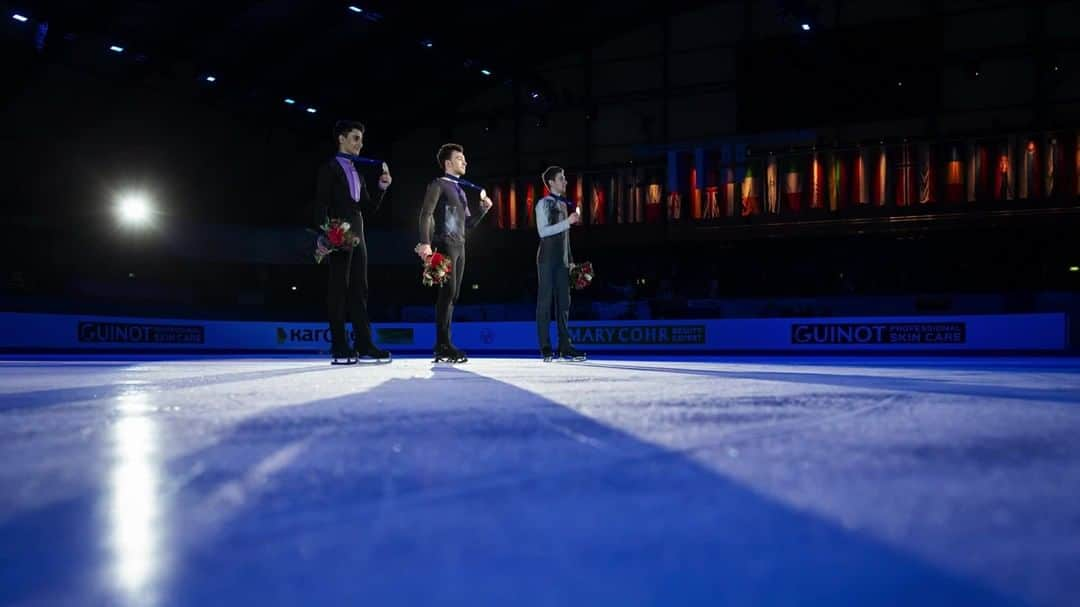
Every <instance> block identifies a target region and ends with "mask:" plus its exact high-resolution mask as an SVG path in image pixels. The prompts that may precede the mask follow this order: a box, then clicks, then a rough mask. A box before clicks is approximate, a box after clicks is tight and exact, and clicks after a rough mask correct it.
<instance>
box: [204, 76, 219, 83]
mask: <svg viewBox="0 0 1080 607" xmlns="http://www.w3.org/2000/svg"><path fill="white" fill-rule="evenodd" d="M206 81H207V82H217V76H207V77H206Z"/></svg>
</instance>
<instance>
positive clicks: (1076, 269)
mask: <svg viewBox="0 0 1080 607" xmlns="http://www.w3.org/2000/svg"><path fill="white" fill-rule="evenodd" d="M1069 271H1070V272H1080V266H1069Z"/></svg>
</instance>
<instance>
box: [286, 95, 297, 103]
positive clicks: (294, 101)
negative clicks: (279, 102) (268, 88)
mask: <svg viewBox="0 0 1080 607" xmlns="http://www.w3.org/2000/svg"><path fill="white" fill-rule="evenodd" d="M285 103H287V104H289V105H295V104H296V100H295V99H293V98H292V97H286V98H285Z"/></svg>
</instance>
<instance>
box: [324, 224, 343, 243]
mask: <svg viewBox="0 0 1080 607" xmlns="http://www.w3.org/2000/svg"><path fill="white" fill-rule="evenodd" d="M326 237H327V238H328V239H329V240H330V244H331V245H333V246H335V247H340V246H341V245H342V244H344V243H345V230H343V229H342V228H341V226H334V227H332V228H330V230H329V231H328V232H327V233H326Z"/></svg>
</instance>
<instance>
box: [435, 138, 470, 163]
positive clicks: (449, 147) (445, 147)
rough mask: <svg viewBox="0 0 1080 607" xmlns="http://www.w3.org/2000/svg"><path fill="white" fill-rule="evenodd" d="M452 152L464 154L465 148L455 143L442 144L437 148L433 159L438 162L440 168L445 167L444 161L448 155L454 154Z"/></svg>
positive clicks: (448, 158)
mask: <svg viewBox="0 0 1080 607" xmlns="http://www.w3.org/2000/svg"><path fill="white" fill-rule="evenodd" d="M454 152H461V153H462V154H464V153H465V148H463V147H461V146H460V145H458V144H456V143H444V144H442V147H440V148H439V153H438V154H435V161H436V162H438V163H439V168H440V169H445V168H446V164H444V163H445V162H446V161H447V160H450V157H451V156H453V155H454Z"/></svg>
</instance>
